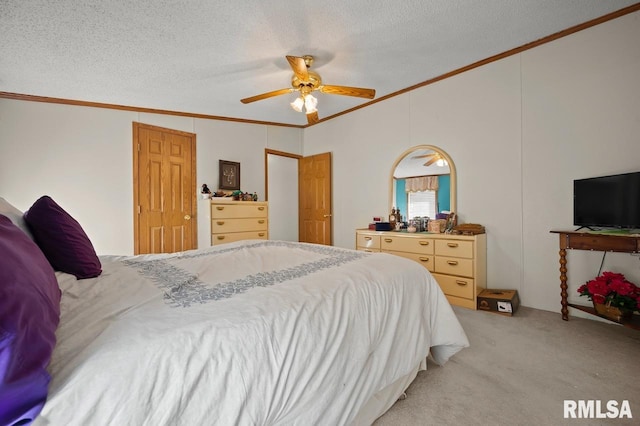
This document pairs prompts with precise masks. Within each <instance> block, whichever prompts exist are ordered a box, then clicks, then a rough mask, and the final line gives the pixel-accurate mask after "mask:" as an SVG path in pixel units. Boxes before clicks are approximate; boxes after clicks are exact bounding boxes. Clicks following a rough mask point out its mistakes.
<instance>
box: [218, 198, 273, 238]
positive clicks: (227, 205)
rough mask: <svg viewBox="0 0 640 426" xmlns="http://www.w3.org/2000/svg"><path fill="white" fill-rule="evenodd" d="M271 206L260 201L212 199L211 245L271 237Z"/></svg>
mask: <svg viewBox="0 0 640 426" xmlns="http://www.w3.org/2000/svg"><path fill="white" fill-rule="evenodd" d="M268 209H269V206H268V203H267V202H258V201H216V200H212V201H211V245H218V244H224V243H230V242H233V241H240V240H250V239H259V240H267V239H269V210H268Z"/></svg>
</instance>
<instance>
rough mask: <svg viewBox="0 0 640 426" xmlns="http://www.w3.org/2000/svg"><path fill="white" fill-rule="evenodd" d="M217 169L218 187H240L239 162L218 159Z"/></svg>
mask: <svg viewBox="0 0 640 426" xmlns="http://www.w3.org/2000/svg"><path fill="white" fill-rule="evenodd" d="M218 171H219V173H220V182H219V188H220V189H231V190H239V189H240V163H236V162H233V161H226V160H219V162H218Z"/></svg>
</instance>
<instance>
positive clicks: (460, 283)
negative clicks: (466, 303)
mask: <svg viewBox="0 0 640 426" xmlns="http://www.w3.org/2000/svg"><path fill="white" fill-rule="evenodd" d="M456 284H458V285H462V286H465V285H467V282H466V281H461V280H456Z"/></svg>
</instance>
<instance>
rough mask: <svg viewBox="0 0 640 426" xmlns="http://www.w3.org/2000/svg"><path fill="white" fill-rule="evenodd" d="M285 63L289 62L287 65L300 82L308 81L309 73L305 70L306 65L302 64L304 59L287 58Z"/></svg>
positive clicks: (297, 57) (296, 57)
mask: <svg viewBox="0 0 640 426" xmlns="http://www.w3.org/2000/svg"><path fill="white" fill-rule="evenodd" d="M287 61H289V65H290V66H291V69H292V70H293V73H294V74H295V75H296V77H298V78H299V79H300V80H301V81H305V82H306V81H309V71H308V70H307V64H306V63H305V62H304V58H300V57H299V56H287Z"/></svg>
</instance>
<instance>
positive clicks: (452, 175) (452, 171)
mask: <svg viewBox="0 0 640 426" xmlns="http://www.w3.org/2000/svg"><path fill="white" fill-rule="evenodd" d="M420 149H430V150H432V151H435V152H437V153H438V154H440V155H441V156H442V157H443V158H444V159H445V160H447V163H449V179H450V182H451V184H450V189H449V197H450V200H449V203H450V210H451V211H452V212H454V213H456V214H458V203H457V200H456V197H457V177H456V166H455V164H454V163H453V160H452V159H451V157H450V156H449V154H447V153H446V152H444V151H443V150H442V149H440V148H438V147H437V146H433V145H416V146H413V147H411V148H409V149H407V150H406V151H404V152H403V153H402V154H400V156H399V157H398V158H397V159H396V161H395V162H394V163H393V166H391V176H390V177H389V211H391V209H392V208H393V207H394V206H395V203H394V200H393V186H394V180H395V178H394V177H393V173H394V172H395V170H396V167H398V164H400V161H402V159H403V158H405V157H406V156H407V155H409V154H411V153H412V152H415V151H418V150H420ZM425 176H430V175H425Z"/></svg>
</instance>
